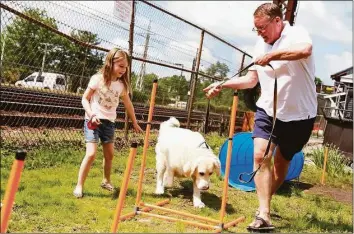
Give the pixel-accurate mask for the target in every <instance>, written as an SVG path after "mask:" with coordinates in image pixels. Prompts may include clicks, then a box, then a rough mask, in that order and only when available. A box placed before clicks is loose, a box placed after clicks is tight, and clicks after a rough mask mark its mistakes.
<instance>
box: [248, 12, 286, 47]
mask: <svg viewBox="0 0 354 234" xmlns="http://www.w3.org/2000/svg"><path fill="white" fill-rule="evenodd" d="M253 22H254V27H255V30H256V33H257V34H258V35H260V36H261V37H262V38H263V40H264V42H265V43H267V44H273V43H274V42H275V41H276V40H278V38H279V37H280V34H281V24H280V23H281V21H280V18H279V17H272V18H270V17H269V16H267V15H264V16H255V17H254V21H253Z"/></svg>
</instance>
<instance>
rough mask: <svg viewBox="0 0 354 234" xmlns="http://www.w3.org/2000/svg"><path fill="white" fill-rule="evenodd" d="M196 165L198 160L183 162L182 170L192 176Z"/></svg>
mask: <svg viewBox="0 0 354 234" xmlns="http://www.w3.org/2000/svg"><path fill="white" fill-rule="evenodd" d="M197 167H198V161H197V160H193V161H192V162H187V163H186V164H184V166H183V171H184V173H185V175H186V176H187V177H192V175H193V174H194V172H195V170H196V169H197Z"/></svg>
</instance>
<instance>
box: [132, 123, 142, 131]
mask: <svg viewBox="0 0 354 234" xmlns="http://www.w3.org/2000/svg"><path fill="white" fill-rule="evenodd" d="M133 127H134V131H135V132H136V133H143V132H144V131H143V129H141V127H140V126H139V124H134V125H133Z"/></svg>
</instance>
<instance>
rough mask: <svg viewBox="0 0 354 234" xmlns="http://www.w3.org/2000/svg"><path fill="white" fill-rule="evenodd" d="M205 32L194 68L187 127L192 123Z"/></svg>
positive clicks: (201, 35)
mask: <svg viewBox="0 0 354 234" xmlns="http://www.w3.org/2000/svg"><path fill="white" fill-rule="evenodd" d="M204 32H205V31H204V30H202V32H201V34H200V44H199V50H198V57H197V64H196V66H195V70H194V71H195V72H196V73H195V76H194V79H193V80H192V88H191V96H190V101H189V103H188V117H187V128H190V123H191V115H192V109H193V102H194V94H195V87H196V83H197V79H198V72H199V65H200V57H201V55H202V49H203V41H204Z"/></svg>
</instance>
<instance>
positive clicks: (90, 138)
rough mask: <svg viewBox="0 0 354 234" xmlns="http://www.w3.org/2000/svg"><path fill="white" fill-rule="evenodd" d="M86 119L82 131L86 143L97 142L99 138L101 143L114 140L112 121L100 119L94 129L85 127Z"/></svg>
mask: <svg viewBox="0 0 354 234" xmlns="http://www.w3.org/2000/svg"><path fill="white" fill-rule="evenodd" d="M88 121H89V120H88V119H85V123H84V132H85V142H86V143H89V142H91V143H98V139H101V142H102V144H106V143H112V142H113V140H114V129H115V127H114V123H113V122H111V121H109V120H107V119H100V121H101V124H100V125H98V127H97V128H96V129H94V130H91V129H89V128H88V127H87V123H88Z"/></svg>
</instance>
